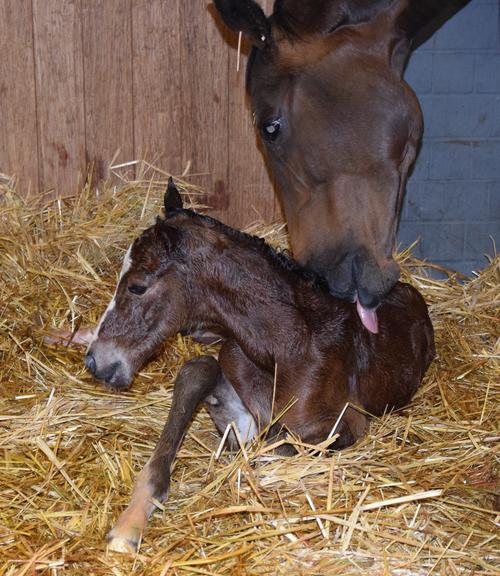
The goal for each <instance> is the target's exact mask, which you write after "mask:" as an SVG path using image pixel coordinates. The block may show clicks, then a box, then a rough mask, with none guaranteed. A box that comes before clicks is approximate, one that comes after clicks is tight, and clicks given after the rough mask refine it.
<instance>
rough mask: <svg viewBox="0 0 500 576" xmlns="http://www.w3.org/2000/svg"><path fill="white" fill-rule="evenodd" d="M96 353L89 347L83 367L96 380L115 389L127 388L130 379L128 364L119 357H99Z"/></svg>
mask: <svg viewBox="0 0 500 576" xmlns="http://www.w3.org/2000/svg"><path fill="white" fill-rule="evenodd" d="M101 356H103V355H102V354H98V353H97V352H95V351H94V350H92V349H90V350H89V351H88V352H87V354H86V355H85V368H87V370H88V371H89V372H90V373H91V374H92V375H93V376H94V377H95V378H97V379H98V380H101V381H102V382H105V383H106V384H108V385H109V386H111V387H112V388H115V389H116V390H121V389H123V388H127V387H128V386H129V385H130V383H131V381H132V376H133V375H132V374H130V370H129V368H128V366H127V365H126V364H125V363H124V362H123V361H121V360H120V359H119V358H116V357H113V356H114V355H111V357H110V358H107V359H106V358H101Z"/></svg>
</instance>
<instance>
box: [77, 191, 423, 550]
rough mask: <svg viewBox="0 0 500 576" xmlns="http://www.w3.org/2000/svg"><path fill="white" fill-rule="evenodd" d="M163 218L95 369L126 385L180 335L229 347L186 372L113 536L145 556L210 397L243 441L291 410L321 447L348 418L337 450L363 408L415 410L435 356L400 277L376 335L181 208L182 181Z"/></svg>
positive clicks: (121, 290) (133, 260) (91, 354)
mask: <svg viewBox="0 0 500 576" xmlns="http://www.w3.org/2000/svg"><path fill="white" fill-rule="evenodd" d="M165 212H166V217H165V219H158V220H157V222H156V224H155V225H154V226H152V227H151V228H149V229H147V230H146V231H145V232H143V234H142V235H141V236H140V237H139V238H138V239H137V240H135V242H134V243H133V244H132V246H131V248H130V249H129V251H128V253H127V255H126V257H125V262H124V265H123V269H122V273H121V276H120V280H119V282H118V286H117V288H116V292H115V295H114V298H113V300H112V302H111V303H110V305H109V306H108V309H107V310H106V312H105V313H104V315H103V317H102V319H101V321H100V324H99V326H98V328H97V329H96V331H95V332H94V340H93V341H92V342H91V343H90V345H89V347H88V351H87V354H86V359H85V364H86V366H87V368H88V369H89V370H90V371H91V372H92V373H93V374H94V375H95V377H96V378H98V379H99V380H103V381H104V382H105V383H106V384H108V385H109V386H111V387H112V388H115V389H123V388H126V387H127V386H129V384H130V383H131V381H132V379H133V376H134V374H135V373H136V372H137V370H138V369H139V368H140V367H141V366H142V365H143V364H144V363H145V362H146V361H147V360H148V358H149V357H150V356H151V355H152V353H153V352H154V351H155V350H156V349H157V347H158V346H159V345H160V344H161V343H162V342H163V341H164V340H165V339H166V338H168V337H169V336H172V335H174V334H175V333H177V332H180V331H184V332H191V333H192V332H198V331H200V330H210V331H211V332H215V333H217V334H220V335H221V337H223V338H224V340H223V344H222V347H221V350H220V353H219V358H218V361H217V360H215V359H214V358H212V357H208V356H206V357H199V358H195V359H194V360H191V361H190V362H188V363H187V364H186V365H185V366H184V367H183V368H182V370H181V371H180V373H179V376H178V378H177V380H176V382H175V386H174V395H173V403H172V408H171V411H170V414H169V416H168V419H167V423H166V425H165V428H164V430H163V432H162V434H161V437H160V440H159V442H158V444H157V446H156V448H155V450H154V452H153V455H152V456H151V458H150V460H149V461H148V463H147V464H146V466H145V468H144V469H143V470H142V472H141V474H140V475H139V477H138V480H137V482H136V486H135V489H134V492H133V496H132V501H131V503H130V505H129V507H128V508H127V509H126V510H125V512H123V514H122V515H121V516H120V518H119V520H118V523H117V524H116V526H115V527H114V528H113V530H112V531H111V532H110V534H109V536H108V538H109V542H110V547H111V548H112V549H114V550H118V551H134V550H136V548H137V546H138V542H139V539H140V535H141V532H142V530H143V529H144V527H145V526H146V523H147V521H148V518H149V516H150V515H151V513H152V512H153V510H154V508H155V506H154V504H153V499H157V500H162V499H164V498H166V496H167V491H168V488H169V483H170V467H171V464H172V461H173V459H174V457H175V454H176V452H177V449H178V447H179V445H180V442H181V440H182V438H183V436H184V434H185V432H186V428H187V426H188V424H189V421H190V419H191V417H192V415H193V413H194V411H195V410H196V408H197V406H198V404H199V403H200V402H201V401H202V400H205V401H206V405H207V408H208V410H209V412H210V414H211V416H212V418H213V420H214V422H215V424H216V426H217V428H218V430H219V431H220V432H222V431H224V430H225V429H226V427H227V425H228V424H229V423H230V422H234V423H235V424H236V426H237V428H238V429H239V432H240V435H241V437H242V439H243V441H244V442H246V441H249V440H251V439H252V438H253V437H254V436H255V435H256V434H258V433H259V431H261V430H263V429H265V427H266V426H268V425H269V424H270V423H271V422H272V421H273V418H274V417H275V416H276V415H279V414H282V416H281V417H280V418H279V421H278V424H277V425H275V426H277V427H278V428H281V427H282V428H286V429H288V430H289V431H290V432H292V433H293V434H294V435H296V436H298V437H300V438H301V439H302V440H303V441H304V442H307V443H310V444H314V443H317V442H320V441H323V440H325V439H326V438H328V435H329V434H330V432H331V431H332V428H333V427H334V425H335V423H336V422H337V420H338V419H339V420H340V422H337V426H336V429H335V431H336V433H337V434H338V435H339V436H338V438H337V440H336V442H335V444H334V447H336V448H342V447H345V446H348V445H350V444H352V443H353V442H355V441H356V439H358V438H359V437H360V436H361V435H362V434H363V433H364V431H365V429H366V425H367V420H366V417H365V415H364V414H363V413H362V412H360V411H357V410H355V409H354V408H353V407H352V405H355V406H359V407H361V408H362V409H363V410H364V411H366V412H369V413H371V414H375V415H381V414H382V413H383V412H384V411H385V410H387V409H389V410H391V409H393V408H399V407H400V406H403V405H405V404H406V403H407V402H408V401H409V400H410V398H411V397H412V395H413V393H414V392H415V390H416V389H417V387H418V386H419V384H420V382H421V379H422V377H423V376H424V373H425V371H426V369H427V367H428V365H429V363H430V361H431V360H432V358H433V355H434V341H433V330H432V325H431V322H430V319H429V316H428V314H427V307H426V305H425V302H424V300H423V299H422V297H421V296H420V294H419V293H418V292H417V291H416V290H415V289H414V288H412V287H411V286H409V285H406V284H401V283H398V284H397V285H396V286H395V287H394V289H393V290H392V291H391V292H390V294H389V295H388V296H387V297H386V299H385V301H384V302H383V304H382V305H381V306H380V310H379V320H380V325H379V334H378V335H376V336H375V335H373V334H371V333H369V332H368V331H367V330H366V329H364V328H363V326H362V324H361V321H360V320H359V318H358V315H357V314H356V309H355V305H354V304H349V303H346V302H344V301H343V300H340V299H338V298H335V297H333V296H331V295H330V294H329V293H328V291H327V290H326V289H325V287H324V286H323V284H322V282H321V280H320V279H319V278H317V277H315V276H314V275H312V274H310V273H308V272H306V271H305V270H304V269H303V268H300V267H299V266H297V265H296V264H295V263H293V262H292V261H291V260H289V259H288V258H286V257H284V256H283V255H280V254H278V253H277V252H275V251H274V250H273V249H271V248H270V247H269V246H267V245H266V244H265V243H264V242H263V241H262V240H260V239H257V238H254V237H251V236H248V235H246V234H243V233H241V232H237V231H235V230H233V229H231V228H229V227H228V226H225V225H223V224H221V223H220V222H218V221H216V220H214V219H212V218H209V217H207V216H202V215H200V214H197V213H195V212H193V211H191V210H186V209H182V201H181V199H180V195H179V194H178V192H177V189H176V188H175V185H174V184H173V183H172V182H171V183H170V184H169V188H168V191H167V193H166V194H165ZM275 367H276V374H277V376H276V379H275V378H274V375H275ZM346 405H349V407H347V409H346ZM287 407H288V409H286V408H287ZM342 412H343V414H341V413H342ZM339 416H341V418H339ZM274 429H276V428H275V427H274ZM232 446H233V447H236V442H235V437H233V438H232Z"/></svg>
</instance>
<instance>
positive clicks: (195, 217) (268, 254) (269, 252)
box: [162, 208, 329, 292]
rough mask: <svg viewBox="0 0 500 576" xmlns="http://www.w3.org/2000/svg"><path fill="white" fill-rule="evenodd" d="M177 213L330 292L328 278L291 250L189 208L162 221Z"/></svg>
mask: <svg viewBox="0 0 500 576" xmlns="http://www.w3.org/2000/svg"><path fill="white" fill-rule="evenodd" d="M177 214H184V215H185V216H187V217H189V218H190V219H191V220H192V221H201V222H203V223H204V224H206V225H208V226H209V227H210V228H213V229H215V230H216V231H217V232H220V233H222V234H224V235H225V236H227V237H229V238H231V239H232V240H234V241H235V242H236V243H237V244H239V245H242V246H244V247H246V248H249V249H250V250H252V251H254V252H259V253H260V254H261V255H262V256H263V257H264V258H266V259H267V260H268V261H269V260H270V261H271V262H273V263H274V264H276V265H277V266H278V267H279V268H280V269H281V270H285V271H287V272H290V273H292V274H293V275H296V276H297V277H299V278H300V279H301V280H305V281H306V282H307V283H308V284H309V285H311V286H313V287H314V288H316V289H319V290H323V291H325V292H329V289H328V284H327V282H326V280H325V279H324V278H323V277H322V276H321V275H320V274H317V273H316V272H314V271H313V270H311V269H310V268H308V267H306V266H301V265H300V264H298V263H297V262H296V261H295V260H294V259H293V258H292V257H291V256H290V255H289V252H288V251H287V250H280V249H276V248H273V247H272V246H271V245H269V244H268V243H267V242H266V241H265V240H264V239H262V238H259V237H258V236H253V235H252V234H247V233H246V232H241V231H240V230H236V229H235V228H231V226H228V225H227V224H223V223H222V222H220V221H219V220H217V219H215V218H212V217H211V216H207V215H205V214H199V213H198V212H195V211H194V210H190V209H188V208H181V209H177V210H174V211H171V212H170V213H169V214H168V215H167V217H166V218H165V220H163V221H162V222H164V223H165V225H168V221H169V219H170V218H172V217H174V216H175V215H177Z"/></svg>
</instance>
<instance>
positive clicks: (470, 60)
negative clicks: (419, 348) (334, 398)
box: [399, 0, 500, 274]
mask: <svg viewBox="0 0 500 576" xmlns="http://www.w3.org/2000/svg"><path fill="white" fill-rule="evenodd" d="M406 79H407V81H408V82H409V84H410V85H411V86H412V87H413V88H414V89H415V90H416V92H417V94H418V96H419V98H420V103H421V105H422V109H423V113H424V121H425V134H424V142H423V146H422V149H421V152H420V155H419V157H418V160H417V163H416V166H415V169H414V171H413V174H412V176H411V178H410V180H409V183H408V187H407V193H406V198H405V202H404V207H403V214H402V219H401V224H400V228H399V241H400V243H401V245H402V246H407V245H408V244H410V243H412V242H413V241H414V240H415V239H416V238H418V237H420V238H421V240H420V244H419V247H418V248H417V250H416V254H417V255H418V256H420V257H425V258H427V259H428V260H430V261H432V262H436V263H439V264H443V265H445V266H447V267H450V268H452V269H455V270H458V271H461V272H464V273H466V274H470V272H471V271H472V270H473V269H476V270H477V269H478V268H482V267H484V265H485V264H486V263H487V261H486V259H485V257H484V254H490V255H491V254H493V252H494V248H493V242H492V240H491V238H490V236H493V237H494V238H495V239H496V241H497V248H498V250H500V7H499V0H472V2H471V3H470V4H469V5H468V6H467V7H466V8H464V9H463V10H462V11H461V12H459V13H458V14H457V15H455V16H454V17H453V18H452V19H451V20H449V21H448V22H447V23H446V24H445V25H444V26H443V28H441V29H440V30H439V31H438V32H437V33H436V34H435V35H434V36H433V37H432V38H431V39H430V40H429V41H428V42H426V43H425V44H423V45H422V46H420V47H419V48H418V49H417V50H416V51H415V52H414V54H413V55H412V58H411V60H410V62H409V65H408V68H407V72H406Z"/></svg>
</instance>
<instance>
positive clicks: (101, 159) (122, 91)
mask: <svg viewBox="0 0 500 576" xmlns="http://www.w3.org/2000/svg"><path fill="white" fill-rule="evenodd" d="M131 17H132V14H131V1H130V0H93V1H92V2H82V18H83V30H82V32H83V70H84V86H85V94H84V97H85V136H86V161H87V164H89V165H90V164H92V165H93V169H94V175H95V177H96V178H97V179H102V178H106V177H107V176H108V168H109V165H110V163H111V161H112V160H113V158H114V157H115V155H116V153H117V152H119V154H118V155H117V157H116V161H117V162H119V161H122V162H126V161H129V160H132V159H133V156H134V127H133V94H132V22H131Z"/></svg>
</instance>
